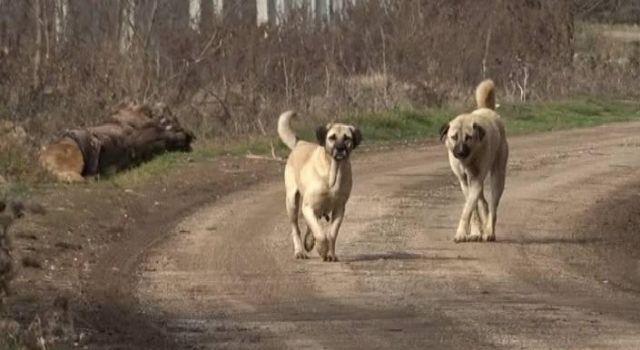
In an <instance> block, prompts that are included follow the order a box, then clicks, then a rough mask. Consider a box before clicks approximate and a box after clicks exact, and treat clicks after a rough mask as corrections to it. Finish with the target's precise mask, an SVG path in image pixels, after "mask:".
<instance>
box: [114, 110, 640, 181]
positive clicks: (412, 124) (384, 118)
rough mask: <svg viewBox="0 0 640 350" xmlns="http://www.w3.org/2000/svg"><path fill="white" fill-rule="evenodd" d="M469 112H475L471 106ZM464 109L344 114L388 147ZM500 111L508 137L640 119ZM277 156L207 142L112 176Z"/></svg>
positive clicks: (635, 114) (307, 136)
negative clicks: (232, 158)
mask: <svg viewBox="0 0 640 350" xmlns="http://www.w3.org/2000/svg"><path fill="white" fill-rule="evenodd" d="M468 110H471V108H469V109H468ZM462 112H464V111H462V110H453V109H432V110H422V111H420V110H404V109H392V110H389V111H386V112H382V113H357V114H353V115H348V116H346V117H345V118H344V119H343V120H344V121H345V122H347V123H353V124H355V125H358V127H360V129H361V130H362V134H363V135H364V139H365V142H367V143H384V142H393V141H416V140H421V139H425V138H433V137H436V136H438V133H439V130H440V127H441V126H442V125H443V124H444V123H446V122H447V121H449V120H451V119H452V118H454V117H455V116H456V115H457V114H460V113H462ZM498 112H499V113H500V115H501V116H502V118H504V119H505V120H506V124H507V132H508V133H509V134H510V135H521V134H528V133H536V132H546V131H553V130H562V129H571V128H581V127H589V126H596V125H601V124H606V123H613V122H624V121H631V120H634V119H638V120H640V101H632V100H622V99H602V98H599V99H594V98H589V97H580V98H572V99H569V100H563V101H555V102H543V103H542V102H541V103H516V104H502V105H501V106H500V107H499V108H498ZM296 126H298V128H297V130H299V135H300V137H301V138H302V139H304V140H314V139H315V137H314V136H313V135H314V129H315V127H316V125H305V126H304V127H300V126H299V125H294V128H295V127H296ZM272 147H273V152H275V154H276V155H278V156H280V157H282V156H285V155H286V154H287V149H286V147H285V146H284V145H283V144H282V143H281V142H280V140H279V139H278V137H277V136H276V135H275V131H274V135H270V136H254V137H249V138H248V139H245V140H243V141H234V142H227V143H224V144H221V143H204V144H200V145H196V146H195V148H194V150H193V152H191V153H167V154H164V155H161V156H159V157H156V158H155V159H153V160H151V161H149V162H147V163H145V164H142V165H141V166H139V167H136V168H133V169H131V170H129V171H125V172H122V173H120V174H117V175H115V176H113V177H111V178H110V182H111V183H113V184H115V185H117V186H135V185H136V184H140V183H144V182H145V181H147V180H148V179H150V178H153V177H155V176H157V175H159V174H163V173H166V172H167V170H168V169H169V168H171V167H173V166H175V165H176V164H180V163H185V162H197V161H205V160H207V159H212V158H215V157H218V156H222V155H231V156H243V155H247V154H253V155H261V156H265V157H269V156H271V154H272Z"/></svg>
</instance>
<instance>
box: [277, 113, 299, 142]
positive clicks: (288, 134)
mask: <svg viewBox="0 0 640 350" xmlns="http://www.w3.org/2000/svg"><path fill="white" fill-rule="evenodd" d="M295 115H296V112H294V111H286V112H284V113H282V114H280V118H278V135H279V136H280V139H281V140H282V142H284V144H285V145H287V147H289V148H290V149H293V147H295V146H296V143H297V142H298V137H297V136H296V134H295V133H294V132H293V130H292V129H291V118H293V117H295Z"/></svg>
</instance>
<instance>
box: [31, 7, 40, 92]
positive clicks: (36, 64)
mask: <svg viewBox="0 0 640 350" xmlns="http://www.w3.org/2000/svg"><path fill="white" fill-rule="evenodd" d="M33 8H34V19H35V32H36V38H35V48H34V53H33V81H32V82H33V88H34V89H37V88H38V87H39V86H40V69H41V66H42V0H35V1H34V3H33Z"/></svg>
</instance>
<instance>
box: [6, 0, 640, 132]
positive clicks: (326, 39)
mask: <svg viewBox="0 0 640 350" xmlns="http://www.w3.org/2000/svg"><path fill="white" fill-rule="evenodd" d="M228 2H230V1H228ZM230 3H232V4H234V3H233V2H230ZM61 4H62V5H64V4H67V5H66V6H67V9H66V12H65V13H66V17H64V16H63V17H61V16H60V13H61V6H62V5H61ZM114 4H118V6H114ZM132 4H134V5H135V6H133V5H132ZM235 4H239V5H232V6H235V7H231V8H229V9H226V10H225V11H226V12H225V13H224V18H216V17H215V16H214V15H213V11H212V9H211V1H204V2H202V16H201V22H200V23H199V24H198V25H197V26H195V27H194V26H193V25H192V23H190V22H189V11H188V2H187V1H171V0H138V1H133V0H119V1H113V2H99V1H69V0H66V1H65V0H33V1H29V2H17V1H0V14H2V15H0V16H1V17H0V114H2V115H6V116H9V117H10V118H12V119H14V120H16V121H19V122H20V123H21V124H22V125H24V127H25V128H27V130H28V131H29V133H30V134H33V135H35V136H37V137H38V138H39V139H47V138H51V137H54V136H55V135H56V134H57V133H58V132H59V131H60V130H61V129H64V128H68V127H70V126H72V125H73V126H83V125H87V124H90V123H93V122H95V121H96V120H97V119H98V118H102V117H104V116H105V115H106V114H108V109H109V106H113V105H115V104H116V103H118V102H119V101H121V100H123V99H125V98H133V99H135V100H138V101H141V102H143V101H146V100H163V101H166V102H168V103H169V104H170V105H172V106H175V107H174V109H175V111H176V112H177V113H178V114H179V115H180V116H181V118H182V119H184V120H185V124H186V125H187V127H190V128H191V129H194V130H198V133H199V135H197V136H199V137H200V138H207V137H216V136H220V135H229V134H232V135H242V134H247V133H266V132H268V131H269V130H271V129H272V126H273V122H274V119H275V116H276V115H277V114H278V113H279V112H280V111H281V110H283V109H285V108H297V109H299V110H303V111H310V112H311V113H313V114H315V115H316V116H317V117H320V118H329V117H333V116H335V115H337V114H341V113H346V112H350V111H354V110H382V109H387V108H392V107H414V108H421V107H433V106H443V105H446V104H449V103H451V102H452V101H459V100H463V99H466V98H468V96H469V92H470V90H471V89H472V87H473V86H474V85H475V84H476V83H477V81H478V80H480V79H482V78H483V77H492V78H494V79H496V80H497V82H498V84H499V85H500V86H502V87H503V89H504V91H505V92H506V94H503V96H505V95H506V98H511V99H519V100H527V99H530V98H545V97H548V96H553V97H556V96H558V95H559V94H565V95H566V94H574V93H584V92H602V91H605V92H607V93H608V92H611V93H620V92H622V93H629V91H630V90H633V91H636V90H637V89H630V87H635V85H633V84H634V83H633V82H631V81H630V80H629V81H627V80H624V81H612V78H611V77H612V74H615V76H616V77H618V78H620V77H621V76H635V75H637V69H636V68H630V69H636V70H635V71H633V72H632V73H631V74H630V73H629V71H628V70H627V68H625V69H621V68H618V67H610V66H607V65H606V64H604V65H603V64H600V63H599V64H598V66H597V67H591V66H590V65H588V64H584V63H582V62H579V63H578V64H575V65H574V59H573V57H574V14H575V10H576V8H577V7H576V5H575V4H574V2H573V1H568V0H567V1H542V0H525V1H499V0H487V1H477V0H458V1H441V0H409V1H374V0H359V1H357V2H355V5H353V6H349V7H347V8H345V9H343V10H342V12H340V13H339V14H336V16H334V17H333V18H332V19H331V21H330V22H327V21H324V20H320V19H318V18H315V19H314V18H312V16H310V14H309V11H307V9H305V8H300V9H298V10H294V11H291V12H289V13H288V14H287V15H286V18H281V19H280V20H279V21H278V23H275V22H272V23H266V24H263V25H259V26H258V25H256V23H255V6H254V5H255V4H253V5H251V4H252V1H238V2H236V3H235ZM132 6H133V7H132ZM63 12H64V11H63ZM61 20H64V23H63V24H64V25H63V26H61V25H60V21H61ZM589 77H594V78H599V77H608V78H607V79H606V80H604V81H601V80H599V81H595V79H589ZM627 84H632V85H627ZM635 84H637V83H635Z"/></svg>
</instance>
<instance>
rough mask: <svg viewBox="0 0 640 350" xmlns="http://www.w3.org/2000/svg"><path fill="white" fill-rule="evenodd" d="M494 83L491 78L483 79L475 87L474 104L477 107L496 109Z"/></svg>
mask: <svg viewBox="0 0 640 350" xmlns="http://www.w3.org/2000/svg"><path fill="white" fill-rule="evenodd" d="M495 88H496V86H495V84H494V83H493V80H491V79H486V80H483V81H482V82H481V83H480V84H478V87H477V88H476V104H477V105H478V108H489V109H493V110H495V109H496V95H495Z"/></svg>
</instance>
